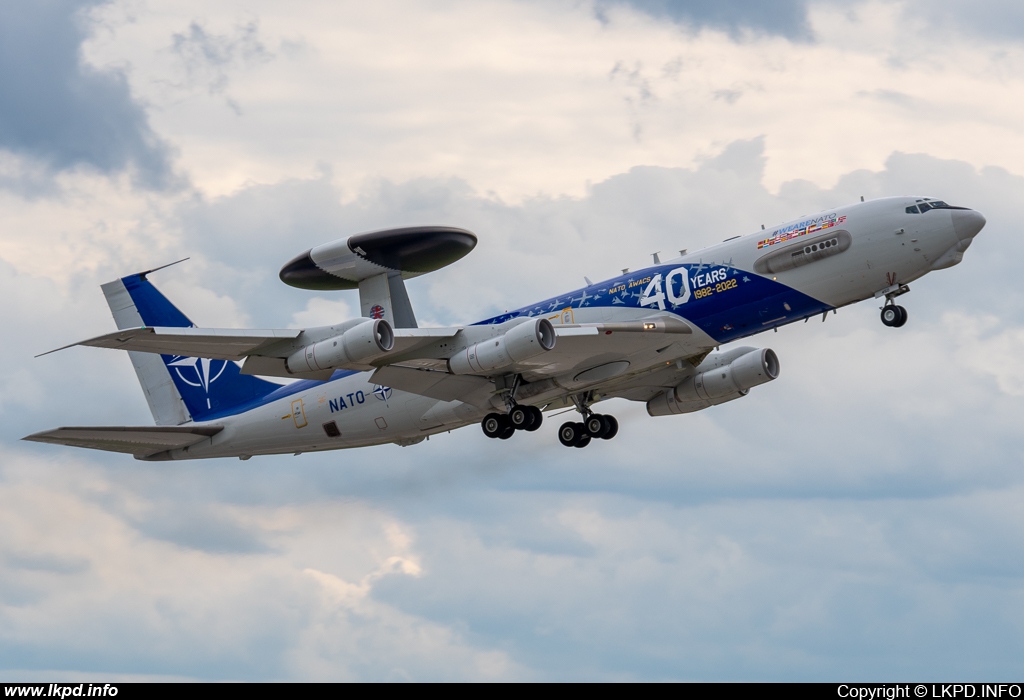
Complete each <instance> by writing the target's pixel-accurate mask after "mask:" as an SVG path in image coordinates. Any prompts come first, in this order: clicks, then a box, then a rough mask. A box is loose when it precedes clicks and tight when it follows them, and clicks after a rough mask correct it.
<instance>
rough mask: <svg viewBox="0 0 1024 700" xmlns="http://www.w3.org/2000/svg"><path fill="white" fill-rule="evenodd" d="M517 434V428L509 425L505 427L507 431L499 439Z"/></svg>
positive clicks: (505, 438)
mask: <svg viewBox="0 0 1024 700" xmlns="http://www.w3.org/2000/svg"><path fill="white" fill-rule="evenodd" d="M515 434H516V429H515V428H513V427H512V426H511V425H509V426H508V427H507V428H505V432H503V433H502V434H501V435H499V436H498V439H499V440H508V439H509V438H510V437H512V436H513V435H515Z"/></svg>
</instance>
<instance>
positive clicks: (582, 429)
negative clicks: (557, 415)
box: [558, 394, 619, 447]
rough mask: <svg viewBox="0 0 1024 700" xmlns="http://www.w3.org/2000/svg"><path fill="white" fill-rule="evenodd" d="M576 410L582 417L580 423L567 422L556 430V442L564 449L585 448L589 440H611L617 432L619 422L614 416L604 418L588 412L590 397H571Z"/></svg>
mask: <svg viewBox="0 0 1024 700" xmlns="http://www.w3.org/2000/svg"><path fill="white" fill-rule="evenodd" d="M572 400H573V403H575V404H576V410H577V411H579V412H580V413H581V414H582V415H583V421H582V422H573V421H569V422H568V423H563V424H562V427H560V428H559V429H558V441H559V442H561V443H562V444H563V445H565V446H566V447H586V446H587V445H589V444H590V441H591V440H594V439H598V440H611V439H612V438H613V437H615V436H616V435H617V434H618V432H619V421H617V420H615V416H604V415H601V414H600V413H593V412H592V411H591V410H590V402H591V396H590V394H583V395H579V396H574V397H572Z"/></svg>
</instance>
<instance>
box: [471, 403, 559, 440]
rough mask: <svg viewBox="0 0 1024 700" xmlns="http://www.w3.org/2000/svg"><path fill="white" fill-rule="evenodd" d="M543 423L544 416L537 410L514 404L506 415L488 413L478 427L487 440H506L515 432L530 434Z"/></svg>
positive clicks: (533, 407)
mask: <svg viewBox="0 0 1024 700" xmlns="http://www.w3.org/2000/svg"><path fill="white" fill-rule="evenodd" d="M543 422H544V414H543V413H541V411H540V409H539V408H537V407H536V406H521V405H519V404H516V405H515V406H513V407H512V410H511V411H509V412H508V413H507V414H503V413H488V414H487V415H486V416H484V419H483V420H482V421H481V422H480V427H481V428H483V431H484V435H486V436H487V437H489V438H498V439H499V440H508V439H509V438H510V437H512V436H513V435H514V434H515V432H516V431H517V430H525V431H527V432H529V433H532V432H533V431H534V430H536V429H537V428H539V427H540V424H541V423H543Z"/></svg>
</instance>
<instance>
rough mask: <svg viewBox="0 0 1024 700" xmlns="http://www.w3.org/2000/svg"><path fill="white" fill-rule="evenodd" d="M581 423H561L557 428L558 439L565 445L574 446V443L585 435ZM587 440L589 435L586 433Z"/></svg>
mask: <svg viewBox="0 0 1024 700" xmlns="http://www.w3.org/2000/svg"><path fill="white" fill-rule="evenodd" d="M583 431H584V428H583V424H582V423H573V422H572V421H570V422H568V423H562V427H560V428H559V429H558V441H559V442H560V443H562V444H563V445H565V446H566V447H575V446H576V443H578V442H579V441H580V438H581V437H583V436H584V435H585V433H584V432H583ZM587 441H588V442H589V441H590V436H589V435H587Z"/></svg>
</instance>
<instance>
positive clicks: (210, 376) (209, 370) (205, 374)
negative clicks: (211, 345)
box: [167, 356, 228, 408]
mask: <svg viewBox="0 0 1024 700" xmlns="http://www.w3.org/2000/svg"><path fill="white" fill-rule="evenodd" d="M167 366H168V367H173V368H174V371H175V373H176V374H177V375H178V378H179V379H181V381H183V382H185V383H186V384H188V385H189V386H194V387H197V388H202V390H203V391H205V392H206V407H207V408H210V385H211V384H213V383H214V382H215V381H217V380H218V379H220V375H222V374H224V370H225V368H227V366H228V362H227V360H211V359H209V358H207V357H201V358H200V357H181V356H178V357H174V358H172V359H171V361H170V362H168V363H167ZM182 370H184V371H182Z"/></svg>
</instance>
